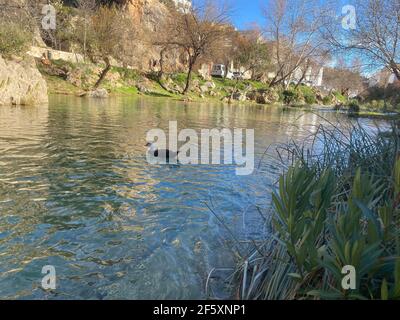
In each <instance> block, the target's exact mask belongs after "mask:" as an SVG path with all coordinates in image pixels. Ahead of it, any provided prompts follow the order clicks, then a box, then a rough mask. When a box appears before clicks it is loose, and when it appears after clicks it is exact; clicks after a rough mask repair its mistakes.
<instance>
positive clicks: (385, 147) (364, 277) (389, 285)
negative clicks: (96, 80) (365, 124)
mask: <svg viewBox="0 0 400 320" xmlns="http://www.w3.org/2000/svg"><path fill="white" fill-rule="evenodd" d="M312 139H313V141H314V142H316V143H317V144H319V142H320V143H321V145H320V148H319V149H318V148H313V147H311V148H306V147H304V146H303V145H298V144H296V143H290V144H288V145H284V146H280V147H279V148H278V151H279V153H280V154H281V155H285V156H287V157H288V159H289V163H290V164H291V166H290V167H289V168H288V170H287V172H286V173H285V174H283V175H282V176H281V177H280V180H279V185H278V188H277V191H276V192H275V193H274V194H273V196H272V197H273V205H272V209H271V212H269V213H266V214H265V218H266V220H268V223H267V224H268V228H266V229H267V230H268V234H266V236H265V241H262V242H259V243H257V244H256V245H255V248H254V251H253V252H252V253H251V254H250V255H249V256H248V257H247V258H244V260H243V261H241V262H240V263H239V265H238V268H237V270H236V273H235V281H234V287H235V295H236V296H237V297H240V298H241V299H361V300H362V299H400V201H399V199H400V160H399V146H400V140H399V132H398V129H397V128H396V127H393V130H391V131H390V132H386V133H380V134H378V135H377V136H376V135H374V134H371V133H368V132H367V131H365V130H364V129H363V128H361V127H360V126H358V125H355V126H350V127H349V130H348V131H347V130H344V129H339V128H332V127H330V128H326V127H323V126H320V127H319V128H318V131H317V133H316V134H315V136H314V137H312ZM318 141H319V142H318ZM345 266H353V267H354V268H355V269H354V270H355V273H356V274H355V285H356V288H355V289H352V290H345V288H343V286H342V280H343V278H344V277H345V274H343V272H342V271H343V267H345Z"/></svg>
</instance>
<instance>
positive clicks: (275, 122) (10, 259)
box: [0, 96, 341, 299]
mask: <svg viewBox="0 0 400 320" xmlns="http://www.w3.org/2000/svg"><path fill="white" fill-rule="evenodd" d="M324 117H327V118H328V119H330V121H333V122H335V121H336V122H338V121H340V119H341V118H340V116H339V118H337V116H336V115H334V114H331V113H325V114H324ZM169 120H176V121H178V127H179V129H184V128H192V129H195V130H200V129H206V128H222V127H226V128H231V129H233V128H254V129H255V144H256V150H255V152H256V166H258V163H259V162H260V160H261V158H262V155H263V153H264V152H265V150H266V148H267V147H268V146H269V145H271V144H274V143H278V142H286V141H287V140H288V138H289V137H292V138H294V139H296V140H299V141H301V140H302V139H304V138H305V137H307V136H308V135H309V134H310V131H312V130H313V127H312V126H313V125H317V124H319V123H320V122H321V121H322V119H321V118H320V117H318V115H316V114H313V113H307V112H304V111H301V110H290V111H285V110H283V109H281V108H272V107H261V106H222V105H207V104H195V103H190V104H185V103H183V102H174V101H171V100H165V99H134V98H115V99H110V100H87V99H82V98H74V97H64V96H54V97H51V100H50V104H49V106H41V107H35V108H32V107H1V108H0V298H7V299H15V298H19V299H204V298H207V297H208V295H209V294H212V295H213V296H219V297H227V295H228V294H229V293H228V292H227V291H226V290H223V286H221V283H223V281H222V280H223V276H222V275H220V276H219V277H218V276H216V277H213V278H212V279H211V282H210V286H211V287H213V286H214V288H212V289H210V290H208V292H206V291H205V288H206V279H207V276H208V274H209V272H210V271H211V270H212V269H213V268H217V269H218V268H224V269H223V270H224V271H225V273H224V274H226V272H228V274H229V271H228V270H226V268H231V267H232V266H233V263H234V258H233V256H232V252H231V250H230V249H229V248H230V247H232V244H233V239H232V237H231V236H230V233H229V232H228V231H227V230H226V228H225V227H223V226H222V224H221V223H220V221H218V220H217V218H216V217H215V216H214V214H213V213H212V212H211V211H210V209H209V208H208V207H212V208H214V210H215V212H216V213H217V214H218V216H219V217H220V219H222V220H223V221H224V224H225V225H226V226H228V227H229V228H230V229H231V230H232V231H233V232H234V234H235V237H236V238H237V240H239V241H242V242H243V243H245V242H246V241H248V240H250V239H253V238H257V237H259V236H260V234H261V233H262V231H263V229H262V224H261V223H260V219H261V218H260V215H259V214H258V210H257V207H259V208H260V209H261V210H266V209H267V208H268V206H269V203H270V200H269V194H270V191H271V190H272V189H273V185H274V183H275V182H276V179H277V176H278V174H279V173H280V172H281V170H282V169H281V167H280V166H279V164H278V161H276V160H274V159H273V158H271V157H269V156H270V155H271V156H273V155H274V150H273V148H271V149H270V150H269V151H268V152H267V157H264V158H263V161H262V163H261V166H260V169H259V170H256V171H255V172H254V174H252V175H250V176H237V175H235V167H234V166H232V165H219V166H218V165H198V166H190V165H188V166H182V165H181V166H151V165H149V164H148V163H147V162H146V157H145V148H144V147H143V145H144V143H145V139H146V132H147V131H148V130H149V129H152V128H163V129H167V128H168V121H169ZM45 265H53V266H54V267H55V269H56V275H57V278H56V279H57V282H56V284H57V288H56V290H54V291H51V292H48V291H45V290H43V289H42V288H41V279H42V277H43V275H42V274H41V270H42V267H43V266H45ZM217 274H218V273H216V275H217ZM210 286H208V288H210ZM210 291H211V292H210Z"/></svg>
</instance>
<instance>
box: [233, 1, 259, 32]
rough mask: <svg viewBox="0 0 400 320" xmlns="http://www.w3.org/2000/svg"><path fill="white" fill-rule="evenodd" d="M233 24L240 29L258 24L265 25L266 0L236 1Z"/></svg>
mask: <svg viewBox="0 0 400 320" xmlns="http://www.w3.org/2000/svg"><path fill="white" fill-rule="evenodd" d="M232 2H233V4H234V13H233V17H232V19H233V22H234V24H235V26H236V27H237V28H239V29H246V27H249V24H250V23H252V22H256V23H258V24H259V25H262V24H263V14H262V10H261V8H262V6H263V5H265V3H266V1H265V0H234V1H232Z"/></svg>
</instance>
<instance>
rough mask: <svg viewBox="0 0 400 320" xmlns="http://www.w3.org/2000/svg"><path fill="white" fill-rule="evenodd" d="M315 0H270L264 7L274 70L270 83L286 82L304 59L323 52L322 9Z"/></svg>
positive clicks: (325, 49)
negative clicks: (271, 45)
mask: <svg viewBox="0 0 400 320" xmlns="http://www.w3.org/2000/svg"><path fill="white" fill-rule="evenodd" d="M326 10H327V9H326V8H325V7H323V6H321V5H320V3H319V1H317V0H271V1H270V5H269V6H268V7H266V8H265V9H264V16H265V18H266V22H267V23H266V27H265V34H266V36H267V38H268V40H270V41H271V42H272V44H273V54H272V62H273V63H274V64H275V68H276V73H275V77H274V78H273V79H272V81H271V83H270V85H271V86H274V85H277V84H282V83H287V84H288V83H289V82H290V77H291V76H292V75H293V73H294V72H295V71H296V70H298V69H299V68H300V67H301V66H302V65H305V64H307V61H308V60H313V59H316V58H317V57H319V56H321V55H325V54H326V53H327V47H326V45H325V43H324V42H323V39H322V37H321V32H320V31H321V28H322V27H323V25H324V22H325V20H324V19H323V17H325V11H326Z"/></svg>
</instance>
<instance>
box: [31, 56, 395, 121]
mask: <svg viewBox="0 0 400 320" xmlns="http://www.w3.org/2000/svg"><path fill="white" fill-rule="evenodd" d="M36 64H37V65H38V69H39V71H40V73H41V74H42V76H43V77H44V78H45V80H46V82H47V85H48V92H49V94H62V95H74V96H81V97H83V96H86V95H87V94H88V92H90V90H91V88H92V87H93V84H94V82H95V81H96V79H97V77H98V73H99V72H100V71H101V69H102V67H103V66H102V65H95V64H88V63H80V64H75V63H71V62H66V61H62V60H53V61H51V63H50V64H47V65H44V64H43V63H42V62H41V61H40V59H36ZM185 77H186V75H185V74H183V73H178V74H171V75H164V76H163V79H162V80H161V81H162V84H160V80H158V79H157V78H156V76H155V75H154V74H152V73H147V74H146V73H141V72H139V71H137V70H133V69H128V68H123V67H111V69H110V71H109V72H108V75H107V76H106V78H105V79H104V82H103V84H102V86H101V87H100V88H99V89H101V90H106V92H105V93H104V95H103V96H99V97H100V98H102V97H103V98H104V97H107V96H108V95H111V96H147V97H159V98H168V99H173V100H178V101H185V102H216V103H228V104H237V103H242V104H243V103H246V104H259V105H276V106H282V107H293V108H305V109H315V108H317V109H324V110H332V111H337V112H343V113H347V114H348V115H349V116H350V117H370V118H383V119H397V118H400V114H399V113H398V112H397V110H394V109H393V108H392V107H386V106H385V103H384V102H383V101H381V100H378V101H372V102H371V103H368V104H361V103H359V102H357V101H356V100H355V99H349V98H347V97H346V96H345V95H343V94H341V93H340V92H338V91H332V92H321V91H320V90H318V89H317V88H312V87H308V86H305V85H300V86H298V87H297V88H295V86H290V87H289V88H287V89H285V88H283V87H274V88H271V87H269V85H268V84H267V83H263V82H261V81H255V80H230V79H223V78H216V77H213V78H211V80H205V79H203V78H202V77H201V76H200V75H198V74H195V73H193V74H192V76H191V77H192V81H191V83H192V84H191V86H190V89H189V90H188V92H187V94H181V93H180V92H181V90H182V87H183V86H184V84H185V81H186V78H185Z"/></svg>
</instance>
